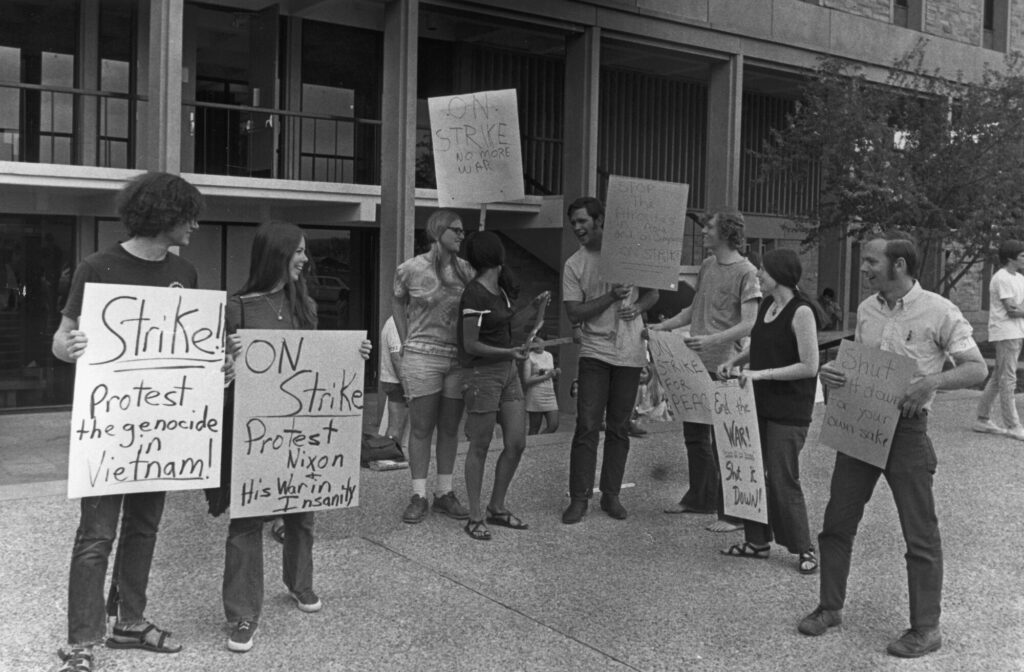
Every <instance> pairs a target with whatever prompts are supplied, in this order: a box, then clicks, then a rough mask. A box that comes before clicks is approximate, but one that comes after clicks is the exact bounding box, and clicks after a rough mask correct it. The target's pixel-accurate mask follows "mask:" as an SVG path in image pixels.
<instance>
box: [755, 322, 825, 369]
mask: <svg viewBox="0 0 1024 672" xmlns="http://www.w3.org/2000/svg"><path fill="white" fill-rule="evenodd" d="M793 332H794V333H795V334H796V347H797V351H798V352H799V354H800V361H799V362H795V363H793V364H789V365H788V366H781V367H779V368H777V369H762V370H760V371H750V372H749V373H748V374H747V377H748V378H749V379H750V380H800V379H801V378H814V377H815V376H816V375H817V373H818V335H817V327H816V325H815V323H814V312H813V311H812V310H811V309H810V308H809V307H808V306H800V307H799V308H797V310H796V312H795V313H794V314H793Z"/></svg>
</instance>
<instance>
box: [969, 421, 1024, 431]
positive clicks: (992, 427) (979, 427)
mask: <svg viewBox="0 0 1024 672" xmlns="http://www.w3.org/2000/svg"><path fill="white" fill-rule="evenodd" d="M971 429H972V430H974V431H975V432H981V433H982V434H1005V433H1006V430H1005V429H1003V428H1002V427H1000V426H999V425H997V424H996V423H994V422H992V421H991V420H975V421H974V424H973V425H971ZM1018 429H1020V428H1018Z"/></svg>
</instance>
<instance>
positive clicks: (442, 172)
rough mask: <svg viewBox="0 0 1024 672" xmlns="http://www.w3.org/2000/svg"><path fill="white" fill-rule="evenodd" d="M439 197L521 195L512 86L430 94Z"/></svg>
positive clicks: (466, 200) (456, 200)
mask: <svg viewBox="0 0 1024 672" xmlns="http://www.w3.org/2000/svg"><path fill="white" fill-rule="evenodd" d="M427 106H428V108H429V111H430V131H431V138H432V142H431V146H432V148H433V152H434V174H435V176H436V177H437V200H438V202H439V203H440V204H441V205H443V206H455V205H478V204H483V203H496V202H499V201H518V200H521V199H522V198H523V197H524V196H525V195H526V191H525V188H524V185H523V150H522V145H521V144H520V140H519V109H518V107H517V106H516V90H515V89H505V90H501V91H480V92H478V93H467V94H463V95H457V96H440V97H437V98H429V99H428V100H427Z"/></svg>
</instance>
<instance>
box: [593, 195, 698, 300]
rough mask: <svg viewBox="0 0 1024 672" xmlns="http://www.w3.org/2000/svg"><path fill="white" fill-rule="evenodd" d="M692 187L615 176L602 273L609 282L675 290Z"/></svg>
mask: <svg viewBox="0 0 1024 672" xmlns="http://www.w3.org/2000/svg"><path fill="white" fill-rule="evenodd" d="M689 195H690V187H689V185H686V184H675V183H673V182H656V181H654V180H641V179H638V178H634V177H622V176H620V175H612V176H610V177H609V178H608V198H607V199H606V201H607V203H606V204H605V215H604V241H605V245H603V246H602V247H601V261H600V263H599V265H598V273H599V274H600V275H601V279H602V280H605V281H606V282H621V283H623V284H627V285H637V286H639V287H655V288H657V289H670V290H675V289H677V288H678V286H679V260H680V258H681V257H682V254H683V227H684V223H685V221H686V200H687V198H689Z"/></svg>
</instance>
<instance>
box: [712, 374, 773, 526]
mask: <svg viewBox="0 0 1024 672" xmlns="http://www.w3.org/2000/svg"><path fill="white" fill-rule="evenodd" d="M712 395H713V399H714V401H713V404H714V423H713V424H714V426H715V445H716V446H717V447H718V466H719V470H720V472H721V479H722V496H723V498H724V500H725V515H727V516H735V517H737V518H745V519H746V520H753V521H754V522H757V523H764V524H766V525H767V524H768V504H767V502H766V501H765V491H764V463H763V462H762V460H761V434H760V432H759V431H758V428H757V409H756V408H755V406H754V386H753V385H752V384H751V383H747V384H745V385H743V386H740V384H739V382H738V381H737V380H736V379H732V380H723V381H716V382H715V383H714V392H713V393H712Z"/></svg>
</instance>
